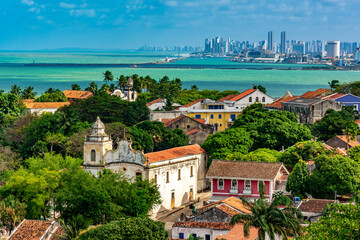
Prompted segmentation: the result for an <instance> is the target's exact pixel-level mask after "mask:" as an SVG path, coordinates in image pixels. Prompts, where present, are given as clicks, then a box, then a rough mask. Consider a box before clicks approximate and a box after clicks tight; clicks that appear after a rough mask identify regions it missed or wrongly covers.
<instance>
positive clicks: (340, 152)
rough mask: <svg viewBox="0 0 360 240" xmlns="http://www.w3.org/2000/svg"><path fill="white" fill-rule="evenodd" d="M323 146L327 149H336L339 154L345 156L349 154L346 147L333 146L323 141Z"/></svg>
mask: <svg viewBox="0 0 360 240" xmlns="http://www.w3.org/2000/svg"><path fill="white" fill-rule="evenodd" d="M323 146H324V147H325V148H326V149H327V150H330V151H336V152H337V153H338V154H341V155H343V156H347V155H348V154H347V151H346V149H341V148H338V147H337V148H333V147H331V146H329V145H327V144H326V143H323Z"/></svg>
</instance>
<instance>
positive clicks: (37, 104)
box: [23, 101, 70, 109]
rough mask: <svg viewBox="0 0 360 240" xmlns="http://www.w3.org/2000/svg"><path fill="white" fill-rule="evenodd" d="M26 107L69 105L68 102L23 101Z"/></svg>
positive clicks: (39, 107)
mask: <svg viewBox="0 0 360 240" xmlns="http://www.w3.org/2000/svg"><path fill="white" fill-rule="evenodd" d="M23 103H24V105H25V107H26V108H27V109H41V108H60V107H63V106H67V105H70V103H69V102H24V101H23Z"/></svg>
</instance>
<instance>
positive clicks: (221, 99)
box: [217, 94, 236, 102]
mask: <svg viewBox="0 0 360 240" xmlns="http://www.w3.org/2000/svg"><path fill="white" fill-rule="evenodd" d="M235 96H236V94H230V95H228V96H226V97H223V98H220V99H219V100H217V101H218V102H223V101H225V100H230V99H232V98H234V97H235Z"/></svg>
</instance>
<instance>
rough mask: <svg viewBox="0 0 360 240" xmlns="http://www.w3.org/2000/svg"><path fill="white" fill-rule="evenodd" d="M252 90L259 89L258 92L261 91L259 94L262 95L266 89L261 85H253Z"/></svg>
mask: <svg viewBox="0 0 360 240" xmlns="http://www.w3.org/2000/svg"><path fill="white" fill-rule="evenodd" d="M253 89H259V91H261V92H263V93H265V94H266V92H267V91H266V88H265V87H264V86H262V85H260V84H259V85H254V84H253Z"/></svg>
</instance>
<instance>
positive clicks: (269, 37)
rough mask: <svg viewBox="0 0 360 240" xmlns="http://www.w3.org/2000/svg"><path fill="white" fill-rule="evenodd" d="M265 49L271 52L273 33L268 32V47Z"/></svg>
mask: <svg viewBox="0 0 360 240" xmlns="http://www.w3.org/2000/svg"><path fill="white" fill-rule="evenodd" d="M267 49H268V50H270V51H272V50H273V31H270V32H268V46H267Z"/></svg>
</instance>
